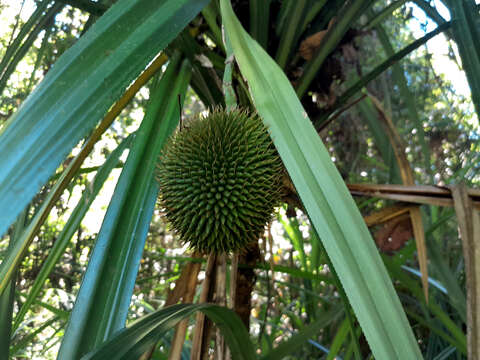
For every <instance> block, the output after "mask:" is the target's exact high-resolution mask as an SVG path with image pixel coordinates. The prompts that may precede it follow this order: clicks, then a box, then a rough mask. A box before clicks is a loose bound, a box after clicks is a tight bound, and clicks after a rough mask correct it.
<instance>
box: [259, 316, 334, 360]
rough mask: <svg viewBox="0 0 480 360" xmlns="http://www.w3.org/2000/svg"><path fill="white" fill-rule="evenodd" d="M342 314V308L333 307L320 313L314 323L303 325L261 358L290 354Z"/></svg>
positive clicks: (281, 357)
mask: <svg viewBox="0 0 480 360" xmlns="http://www.w3.org/2000/svg"><path fill="white" fill-rule="evenodd" d="M341 314H342V309H341V308H339V307H334V308H332V309H331V310H329V311H328V312H327V313H324V314H322V315H321V317H320V319H318V320H316V321H315V322H314V323H312V324H309V325H307V326H305V327H304V328H303V329H301V330H300V331H299V332H298V333H296V334H295V335H293V336H292V337H291V338H290V339H288V340H286V341H284V342H282V343H280V345H278V346H277V347H276V348H275V349H273V350H272V351H270V352H269V353H268V354H266V355H265V356H263V357H262V358H261V360H277V359H283V358H284V357H286V356H288V355H290V354H292V353H293V352H294V351H296V350H298V349H299V348H301V347H302V346H304V345H305V342H307V341H308V340H309V339H310V338H314V337H315V335H316V334H318V333H319V331H320V330H321V329H323V328H325V327H326V326H328V325H329V324H330V323H331V322H332V321H333V320H335V319H336V318H338V316H339V315H341Z"/></svg>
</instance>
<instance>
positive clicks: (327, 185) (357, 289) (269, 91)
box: [221, 0, 421, 359]
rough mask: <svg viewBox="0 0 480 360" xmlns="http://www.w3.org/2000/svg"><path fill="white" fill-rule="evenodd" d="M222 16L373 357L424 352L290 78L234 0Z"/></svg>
mask: <svg viewBox="0 0 480 360" xmlns="http://www.w3.org/2000/svg"><path fill="white" fill-rule="evenodd" d="M221 11H222V19H223V22H224V26H225V29H226V32H227V33H228V36H229V39H230V41H231V43H232V47H233V50H234V54H235V58H236V60H237V62H238V64H239V67H240V70H241V72H242V74H243V76H244V77H245V78H246V79H247V81H248V83H249V87H250V91H251V94H252V98H253V99H254V102H255V105H256V108H257V111H258V112H259V114H260V116H261V117H262V119H263V121H264V122H265V124H266V126H267V127H268V128H269V130H270V133H271V135H272V139H273V141H274V143H275V145H276V147H277V150H278V152H279V154H280V156H281V158H282V160H283V162H284V164H285V167H286V168H287V171H288V172H289V174H290V176H291V178H292V180H293V183H294V184H295V186H296V189H297V191H298V193H299V195H300V198H301V199H302V202H303V204H304V206H305V209H306V210H307V212H308V214H309V216H310V219H311V221H312V225H313V226H314V228H315V229H316V230H317V232H318V234H319V235H320V238H321V240H322V241H323V243H324V246H325V249H326V250H327V253H328V255H329V256H330V258H331V260H332V263H333V265H334V267H335V270H336V271H337V273H338V276H339V278H340V280H341V282H342V285H343V287H344V288H345V291H346V293H347V295H348V298H349V300H350V303H351V304H352V307H353V309H354V311H355V314H356V315H357V318H358V320H359V322H360V325H361V326H362V328H363V330H364V333H365V336H366V338H367V340H368V342H369V344H370V347H371V349H372V352H373V353H374V356H375V357H376V358H378V359H418V358H421V353H420V350H419V348H418V345H417V343H416V341H415V338H414V336H413V333H412V330H411V328H410V326H409V324H408V321H407V318H406V316H405V313H404V311H403V309H402V307H401V304H400V301H399V299H398V296H397V295H396V293H395V290H394V288H393V286H392V283H391V280H390V278H389V276H388V273H387V272H386V270H385V267H384V265H383V262H382V260H381V258H380V256H379V254H378V251H377V249H376V248H375V245H374V242H373V240H372V238H371V236H370V233H369V232H368V229H367V227H366V225H365V222H364V221H363V218H362V216H361V214H360V212H359V211H358V209H357V207H356V205H355V203H354V201H353V199H352V198H351V196H350V194H349V192H348V189H347V187H346V186H345V184H344V182H343V180H342V178H341V176H340V174H339V173H338V170H337V169H336V168H335V166H334V164H333V163H332V161H331V159H330V156H329V154H328V152H327V150H326V149H325V146H324V145H323V144H322V142H321V140H320V138H319V136H318V134H317V133H316V131H315V129H314V128H313V126H312V124H311V122H310V120H309V119H308V116H307V114H306V113H305V110H304V109H303V108H302V105H301V104H300V101H299V100H298V98H297V96H296V94H295V92H294V90H293V89H292V87H291V85H290V82H289V80H288V79H287V77H286V76H285V75H284V74H283V72H282V71H281V69H280V68H279V67H278V66H277V65H276V64H275V62H274V61H273V60H272V59H271V58H270V57H269V56H268V54H267V53H265V51H263V49H262V48H261V47H260V46H259V45H258V44H257V43H256V42H255V41H254V40H252V39H251V38H250V37H249V36H248V34H247V33H246V32H245V31H244V30H243V29H242V26H241V24H240V23H239V21H238V19H237V18H236V17H235V14H234V13H233V9H232V8H231V5H230V3H229V1H228V0H222V1H221Z"/></svg>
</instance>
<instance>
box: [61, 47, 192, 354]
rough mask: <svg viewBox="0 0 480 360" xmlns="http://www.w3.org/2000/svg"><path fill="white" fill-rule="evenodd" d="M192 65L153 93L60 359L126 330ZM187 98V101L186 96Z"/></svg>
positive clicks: (174, 64) (173, 72) (170, 72)
mask: <svg viewBox="0 0 480 360" xmlns="http://www.w3.org/2000/svg"><path fill="white" fill-rule="evenodd" d="M189 69H190V66H189V64H188V62H187V61H184V62H183V64H182V66H181V68H180V67H179V57H178V56H176V57H175V59H174V60H172V61H171V62H170V64H169V67H168V69H167V71H166V73H165V74H164V75H163V77H162V79H161V81H160V83H159V85H158V87H157V88H156V89H155V91H154V92H153V94H152V97H151V101H150V103H149V106H148V108H147V111H146V115H145V118H144V120H143V121H142V125H141V126H140V129H139V130H138V132H137V134H136V139H135V143H134V145H133V146H132V149H131V151H130V153H129V156H128V160H127V162H126V164H125V166H124V168H123V171H122V174H121V176H120V179H119V181H118V184H117V186H116V189H115V192H114V195H113V197H112V200H111V202H110V205H109V208H108V210H107V214H106V215H105V219H104V221H103V224H102V228H101V229H100V232H99V234H98V237H97V239H96V244H95V248H94V250H93V253H92V256H91V258H90V261H89V265H88V269H87V272H86V274H85V276H84V279H83V282H82V286H81V288H80V291H79V294H78V296H77V300H76V303H75V306H74V309H73V311H72V315H71V318H70V321H69V326H68V329H67V332H66V334H65V338H64V340H63V342H62V347H61V349H60V353H59V359H72V358H78V357H79V356H81V355H82V354H84V353H85V352H87V351H88V350H91V349H93V348H95V347H96V346H98V345H99V344H101V343H102V342H103V341H105V340H106V339H108V338H109V337H110V336H111V334H112V333H113V332H114V331H117V330H119V329H121V328H123V327H124V325H125V321H126V318H127V312H128V307H129V305H130V299H131V295H132V292H133V287H134V284H135V279H136V275H137V271H138V266H139V263H140V259H141V256H142V252H143V247H144V244H145V239H146V236H147V232H148V229H149V225H150V221H151V218H152V214H153V208H154V206H155V202H156V198H157V193H158V184H157V183H156V181H155V179H154V169H155V166H156V159H157V157H158V154H159V152H160V149H161V148H162V146H163V144H164V142H165V140H166V139H167V137H168V136H169V135H170V134H171V132H172V131H173V130H174V129H175V126H176V124H177V123H178V108H177V106H178V103H177V94H182V95H183V94H184V93H185V91H186V88H187V85H188V82H189V80H190V70H189ZM182 97H183V96H182Z"/></svg>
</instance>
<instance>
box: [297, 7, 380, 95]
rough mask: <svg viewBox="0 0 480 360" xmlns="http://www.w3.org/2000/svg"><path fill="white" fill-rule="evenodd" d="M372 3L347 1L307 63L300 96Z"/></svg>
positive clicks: (299, 85) (301, 79)
mask: <svg viewBox="0 0 480 360" xmlns="http://www.w3.org/2000/svg"><path fill="white" fill-rule="evenodd" d="M370 4H372V0H351V1H346V2H345V4H344V6H343V8H342V10H341V11H340V13H339V14H338V15H337V20H336V21H335V22H334V23H333V25H332V26H331V28H330V29H329V30H328V32H327V34H326V35H325V37H324V38H323V40H322V43H321V44H320V47H319V48H318V50H317V52H316V54H315V55H314V57H313V58H312V60H311V61H310V62H309V63H308V64H307V66H306V67H305V71H304V73H303V75H302V77H301V78H300V80H299V81H298V87H297V94H298V96H299V97H300V98H301V97H302V96H303V95H305V93H306V91H307V89H308V87H309V86H310V83H311V82H312V81H313V79H314V78H315V76H316V75H317V72H318V70H319V69H320V67H321V66H322V64H323V62H324V61H325V59H326V58H327V56H328V55H329V54H330V53H331V52H332V51H333V50H334V49H335V47H336V46H337V45H338V43H339V42H340V41H341V40H342V37H343V36H344V35H345V33H346V32H347V30H348V29H350V27H351V26H352V24H353V22H354V21H355V18H356V17H357V16H358V14H359V12H360V11H361V10H363V9H365V8H366V7H367V6H368V5H370Z"/></svg>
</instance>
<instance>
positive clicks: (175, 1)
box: [0, 0, 207, 235]
mask: <svg viewBox="0 0 480 360" xmlns="http://www.w3.org/2000/svg"><path fill="white" fill-rule="evenodd" d="M206 3H207V1H206V0H161V1H150V0H133V1H132V0H120V1H118V2H117V3H116V4H115V5H114V6H112V7H111V8H110V10H109V11H107V13H105V15H104V16H102V18H100V19H99V20H98V21H97V22H96V23H95V25H93V26H92V27H91V28H90V30H89V31H88V32H87V33H86V34H85V36H84V37H82V38H81V39H80V40H79V41H78V42H77V43H76V44H75V45H74V46H73V47H72V48H70V49H69V50H68V51H67V52H65V54H63V56H62V57H61V58H60V59H59V60H58V61H57V63H56V64H55V66H54V67H53V68H52V70H51V71H50V72H49V73H48V74H47V76H46V77H45V79H44V80H43V81H42V83H41V84H40V85H39V86H38V87H37V89H36V90H35V91H34V92H33V93H32V94H31V95H30V96H29V98H28V99H27V100H26V101H25V102H24V103H23V105H22V106H21V108H20V109H19V110H18V111H17V112H16V113H15V114H14V115H13V116H12V117H11V118H10V119H9V121H8V124H7V125H6V126H5V127H4V129H3V131H2V133H1V134H0V153H1V154H2V156H1V157H0V169H2V171H1V173H0V235H3V234H4V233H5V231H6V229H7V228H8V226H10V224H11V223H12V222H13V220H14V219H15V217H16V216H17V215H18V214H19V213H20V211H22V209H23V208H25V206H26V205H27V203H28V202H29V201H30V200H31V199H32V197H33V196H34V195H35V194H36V193H37V192H38V190H39V189H40V187H41V186H42V185H43V184H44V183H45V182H46V181H47V179H48V178H49V176H50V175H51V174H52V173H53V172H54V171H55V169H56V168H57V167H58V165H59V164H60V162H61V160H62V159H63V158H64V157H65V156H66V155H67V154H68V152H69V151H70V150H71V149H72V147H73V146H74V145H75V144H76V143H78V141H79V140H80V139H81V138H82V137H84V136H85V135H86V134H87V133H88V132H89V131H90V130H92V128H93V127H94V126H95V124H96V123H97V121H98V120H99V119H100V118H101V117H102V116H103V115H104V113H105V112H106V111H107V110H108V108H109V107H110V106H111V105H112V103H113V102H114V101H115V100H116V99H117V98H118V97H119V96H120V94H121V93H122V92H123V91H124V89H125V88H126V86H127V85H128V84H129V83H130V82H131V81H132V80H133V79H134V78H135V77H136V76H137V75H138V74H139V73H140V72H141V71H142V70H143V69H144V68H145V66H146V65H147V64H148V62H149V61H150V60H151V59H152V58H153V56H154V55H155V54H157V53H158V52H159V51H160V50H162V49H163V48H164V47H165V46H166V45H167V44H168V43H169V42H170V41H171V40H172V39H173V38H174V37H175V36H176V35H177V34H178V33H179V32H180V31H181V30H182V29H183V28H184V27H185V26H186V25H187V24H188V22H189V21H190V20H191V19H192V18H193V17H194V16H195V15H196V14H197V13H198V12H199V11H200V10H201V9H202V7H203V6H204V5H205V4H206Z"/></svg>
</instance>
